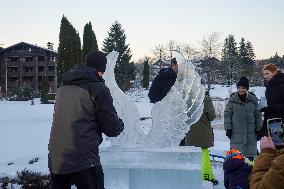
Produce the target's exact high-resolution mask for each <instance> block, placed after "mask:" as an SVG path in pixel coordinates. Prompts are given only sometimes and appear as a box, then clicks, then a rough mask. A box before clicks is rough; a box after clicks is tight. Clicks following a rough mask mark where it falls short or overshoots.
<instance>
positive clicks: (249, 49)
mask: <svg viewBox="0 0 284 189" xmlns="http://www.w3.org/2000/svg"><path fill="white" fill-rule="evenodd" d="M246 49H247V52H248V63H249V64H253V63H254V59H255V54H254V49H253V46H252V44H251V42H249V41H247V44H246Z"/></svg>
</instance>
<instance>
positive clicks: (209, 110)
mask: <svg viewBox="0 0 284 189" xmlns="http://www.w3.org/2000/svg"><path fill="white" fill-rule="evenodd" d="M202 84H203V83H202ZM203 103H204V109H203V113H202V115H201V117H200V119H199V120H198V121H197V122H196V123H195V124H193V125H192V126H191V127H190V130H189V131H188V133H187V134H186V136H185V146H195V147H201V150H202V179H203V180H206V181H211V182H212V183H213V184H214V185H216V184H218V180H216V179H215V176H214V173H213V169H212V165H211V162H210V154H209V150H208V148H210V147H213V146H214V134H213V128H212V127H211V121H213V120H214V119H215V117H216V114H215V109H214V106H213V103H212V99H211V97H210V96H209V91H206V92H205V97H204V100H203Z"/></svg>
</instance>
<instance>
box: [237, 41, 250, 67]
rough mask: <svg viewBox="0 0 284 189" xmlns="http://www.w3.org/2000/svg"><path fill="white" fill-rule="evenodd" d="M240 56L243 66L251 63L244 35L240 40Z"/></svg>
mask: <svg viewBox="0 0 284 189" xmlns="http://www.w3.org/2000/svg"><path fill="white" fill-rule="evenodd" d="M238 53H239V57H240V63H241V64H242V66H244V65H246V64H249V63H250V62H249V57H248V56H249V55H248V49H247V46H246V43H245V39H244V38H243V37H242V39H241V42H240V46H239V51H238Z"/></svg>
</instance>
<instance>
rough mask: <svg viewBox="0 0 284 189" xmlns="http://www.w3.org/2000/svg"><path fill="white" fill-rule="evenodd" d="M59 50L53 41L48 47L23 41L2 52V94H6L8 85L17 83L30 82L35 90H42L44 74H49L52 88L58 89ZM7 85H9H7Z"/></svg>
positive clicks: (0, 83) (0, 80) (0, 57)
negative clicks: (54, 49) (55, 48)
mask: <svg viewBox="0 0 284 189" xmlns="http://www.w3.org/2000/svg"><path fill="white" fill-rule="evenodd" d="M56 61H57V52H55V51H53V48H52V43H48V48H43V47H39V46H36V45H32V44H28V43H25V42H21V43H18V44H15V45H12V46H10V47H7V48H5V49H2V50H1V52H0V87H1V88H0V89H1V90H0V94H1V92H2V94H6V90H5V89H6V87H7V88H8V90H9V89H11V88H13V87H14V86H15V85H16V83H17V82H18V83H19V84H23V83H26V84H29V85H31V86H32V88H33V89H34V90H35V91H40V90H41V81H42V76H44V75H46V76H48V80H49V86H50V90H52V91H55V90H56V87H57V86H56V83H57V78H56ZM6 85H7V86H6Z"/></svg>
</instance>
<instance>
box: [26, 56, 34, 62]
mask: <svg viewBox="0 0 284 189" xmlns="http://www.w3.org/2000/svg"><path fill="white" fill-rule="evenodd" d="M32 61H33V57H25V62H32Z"/></svg>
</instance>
